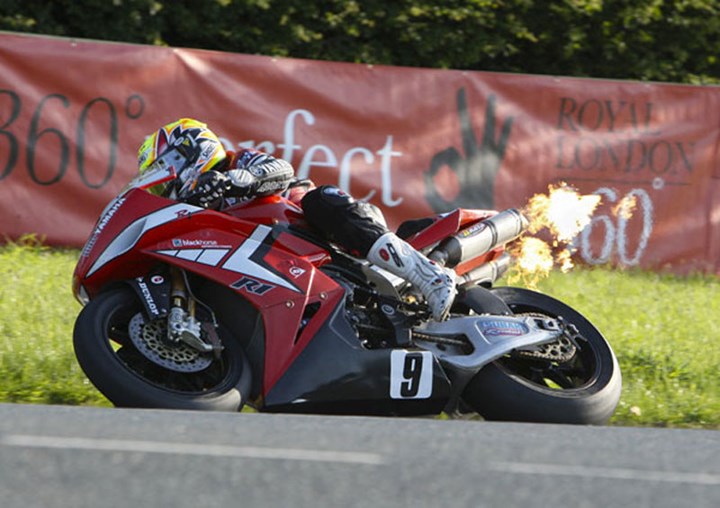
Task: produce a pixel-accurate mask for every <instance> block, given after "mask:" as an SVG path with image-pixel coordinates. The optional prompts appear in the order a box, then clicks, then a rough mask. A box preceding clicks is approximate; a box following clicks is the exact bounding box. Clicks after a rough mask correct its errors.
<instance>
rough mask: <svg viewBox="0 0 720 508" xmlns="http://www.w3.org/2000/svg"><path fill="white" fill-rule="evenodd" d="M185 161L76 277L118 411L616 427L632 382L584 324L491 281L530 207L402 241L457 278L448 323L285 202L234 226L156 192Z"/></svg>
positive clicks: (238, 216) (434, 224)
mask: <svg viewBox="0 0 720 508" xmlns="http://www.w3.org/2000/svg"><path fill="white" fill-rule="evenodd" d="M174 177H175V173H174V170H173V167H172V164H158V165H156V167H154V168H152V169H151V170H150V171H147V172H145V173H144V174H142V175H139V176H138V177H136V178H135V179H134V180H133V181H132V182H131V183H130V184H129V185H128V186H127V187H126V188H125V189H124V190H123V191H122V192H121V193H120V194H119V195H118V196H117V197H116V198H115V199H114V200H113V201H112V202H111V203H110V204H109V205H108V206H107V207H106V208H105V210H104V211H103V213H102V214H101V215H100V218H99V219H98V221H97V223H96V225H95V227H94V230H93V231H92V233H91V235H90V237H89V239H88V240H87V243H86V245H85V247H84V248H83V250H82V252H81V255H80V258H79V261H78V263H77V266H76V268H75V272H74V275H73V293H74V295H75V296H76V298H77V299H78V300H79V301H80V302H81V303H82V304H83V309H82V310H81V312H80V314H79V316H78V318H77V321H76V323H75V328H74V333H73V344H74V349H75V353H76V357H77V360H78V363H79V364H80V366H81V368H82V370H83V371H84V373H85V374H86V376H87V377H88V378H89V379H90V381H91V382H92V383H93V384H94V386H95V387H96V388H97V389H98V390H99V391H100V392H101V393H102V394H104V396H105V397H107V398H108V399H109V400H110V401H111V402H112V403H113V404H114V405H116V406H119V407H143V408H169V409H173V408H174V409H191V410H221V411H239V410H241V409H242V408H243V407H244V406H245V405H246V404H247V405H248V406H249V407H252V408H254V409H256V410H257V411H263V412H277V413H315V414H353V415H377V416H379V415H384V416H419V415H438V414H442V413H446V414H448V415H451V416H454V415H468V414H471V415H475V414H478V415H480V416H481V417H482V418H483V419H486V420H511V421H530V422H559V423H575V424H596V425H601V424H604V423H606V422H607V421H608V419H609V418H610V417H611V416H612V414H613V412H614V410H615V407H616V405H617V403H618V400H619V397H620V391H621V374H620V370H619V367H618V363H617V360H616V357H615V354H614V353H613V351H612V349H611V347H610V345H609V344H608V342H607V341H606V340H605V338H604V337H603V335H602V334H601V333H600V332H599V331H598V330H597V329H596V328H595V327H594V326H593V325H592V324H591V323H590V322H589V321H588V320H587V319H586V318H585V317H583V316H582V315H581V314H580V313H579V312H577V311H575V310H573V309H572V308H570V307H569V306H567V305H566V304H564V303H562V302H560V301H558V300H556V299H554V298H552V297H550V296H547V295H545V294H542V293H539V292H536V291H532V290H529V289H525V288H519V287H496V286H494V285H493V284H494V283H495V282H496V281H497V280H498V279H499V278H500V277H502V275H503V274H504V273H505V272H506V271H507V269H508V267H509V266H510V263H511V260H512V258H511V256H510V255H509V253H508V252H507V249H506V245H507V244H508V243H509V242H512V241H513V240H515V239H516V238H518V237H519V236H520V235H521V234H523V232H524V231H525V229H526V228H527V226H528V223H527V220H526V218H525V217H524V216H523V214H522V213H521V212H519V211H518V210H516V209H508V210H504V211H501V212H496V211H485V210H462V209H457V210H454V211H452V212H450V213H447V214H443V215H439V216H436V217H430V218H426V219H422V220H416V221H408V222H406V223H404V224H403V225H401V227H400V228H399V229H398V234H399V235H400V236H403V237H404V238H405V240H406V241H408V242H409V243H411V244H412V245H413V246H414V247H415V248H417V249H418V250H420V251H422V252H423V253H425V254H426V255H427V256H428V257H430V258H431V259H433V260H434V261H436V262H437V263H441V264H444V265H445V266H448V267H452V268H454V269H455V271H456V273H457V274H458V279H457V284H458V296H457V298H456V300H455V303H454V304H453V307H452V309H451V313H450V316H449V318H448V319H447V320H445V321H442V322H436V321H433V320H432V319H431V316H430V312H429V310H428V308H427V306H426V304H425V302H424V300H423V297H422V295H421V294H420V293H419V292H417V291H416V289H415V288H413V287H412V286H411V285H409V284H408V283H407V282H406V281H404V280H402V279H400V278H398V277H395V276H393V275H392V274H390V273H388V272H386V271H384V270H382V269H380V268H378V267H375V266H373V265H371V264H370V263H369V262H367V261H366V260H361V259H357V258H355V257H353V256H351V255H349V254H347V253H346V252H343V251H342V250H341V249H339V248H337V247H336V246H334V245H333V244H331V243H329V242H328V241H327V240H326V239H324V238H323V237H322V236H321V235H318V234H317V233H315V232H313V230H312V229H311V228H309V227H308V226H307V224H306V223H305V221H304V218H303V213H302V209H301V208H300V207H299V206H297V205H296V204H295V203H294V202H293V201H292V200H289V199H286V198H284V197H281V196H277V195H276V196H270V197H264V198H256V199H254V200H252V201H248V202H244V203H240V204H237V205H235V206H233V207H230V208H228V209H225V210H223V211H222V212H219V211H214V210H208V209H205V208H201V207H197V206H193V205H191V204H187V203H181V202H177V201H174V200H170V199H166V198H164V197H160V196H158V195H155V194H153V193H151V192H149V191H148V190H149V189H151V188H153V187H155V186H157V185H162V184H163V183H165V182H167V181H169V180H171V179H173V178H174Z"/></svg>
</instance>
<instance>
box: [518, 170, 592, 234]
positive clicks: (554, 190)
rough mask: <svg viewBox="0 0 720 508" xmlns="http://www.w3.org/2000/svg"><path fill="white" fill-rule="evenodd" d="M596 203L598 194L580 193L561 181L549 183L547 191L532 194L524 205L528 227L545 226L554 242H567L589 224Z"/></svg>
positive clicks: (530, 229) (532, 230)
mask: <svg viewBox="0 0 720 508" xmlns="http://www.w3.org/2000/svg"><path fill="white" fill-rule="evenodd" d="M599 204H600V196H597V195H585V196H583V195H581V194H579V193H578V192H577V191H576V190H575V189H573V188H572V187H570V186H569V185H567V184H566V183H564V182H561V183H560V184H559V185H551V186H550V187H549V192H548V194H547V195H545V194H536V195H534V196H533V197H532V198H530V201H529V202H528V204H527V206H526V207H525V210H524V212H525V216H526V217H527V218H528V220H529V221H530V227H529V229H528V231H529V232H530V233H537V232H538V231H540V230H541V229H543V228H547V229H548V230H549V231H550V233H551V234H552V236H553V238H554V239H556V240H557V241H558V242H564V243H567V242H570V241H572V239H573V238H574V237H575V236H576V235H577V234H578V233H580V231H582V230H583V228H584V227H585V226H587V225H588V224H590V218H591V216H592V213H593V212H594V211H595V208H597V206H598V205H599Z"/></svg>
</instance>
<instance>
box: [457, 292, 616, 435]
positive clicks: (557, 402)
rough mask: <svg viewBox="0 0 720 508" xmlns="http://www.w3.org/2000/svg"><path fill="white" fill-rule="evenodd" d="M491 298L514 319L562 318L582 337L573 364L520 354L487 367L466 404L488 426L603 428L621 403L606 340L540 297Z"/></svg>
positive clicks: (552, 301)
mask: <svg viewBox="0 0 720 508" xmlns="http://www.w3.org/2000/svg"><path fill="white" fill-rule="evenodd" d="M492 292H493V293H494V294H495V295H497V296H499V297H500V298H501V299H502V300H503V301H505V303H506V304H507V305H508V306H509V307H510V309H511V310H512V312H513V313H514V314H525V313H531V314H543V315H545V316H549V317H553V318H558V317H562V318H563V319H564V320H565V321H566V322H567V323H569V324H572V325H574V326H575V327H576V328H577V330H578V332H579V335H578V337H577V339H576V341H575V342H576V343H577V349H576V351H575V353H574V354H573V356H572V358H570V359H563V361H560V362H558V361H552V360H548V359H539V360H536V359H529V358H527V357H519V356H518V355H516V354H511V355H506V356H505V357H503V358H500V359H498V360H496V361H495V362H493V363H491V364H489V365H487V366H485V367H483V368H482V370H480V372H479V373H478V374H477V375H475V377H473V379H472V380H471V381H470V382H469V383H468V385H467V386H466V388H465V391H464V393H463V399H464V400H465V401H466V402H467V403H468V404H469V405H470V406H471V407H473V409H475V410H476V411H477V412H478V413H479V414H480V415H481V416H482V417H483V418H485V419H487V420H506V421H526V422H541V423H571V424H589V425H603V424H605V423H607V421H608V420H609V419H610V417H611V416H612V415H613V413H614V412H615V407H616V406H617V404H618V401H619V400H620V393H621V389H622V379H621V374H620V368H619V366H618V362H617V359H616V357H615V354H614V353H613V351H612V349H611V347H610V345H609V344H608V343H607V341H606V340H605V338H604V337H603V336H602V334H601V333H600V332H599V331H598V330H597V329H596V328H595V327H594V326H593V325H592V324H591V323H590V322H589V321H588V320H587V319H586V318H585V317H583V316H582V315H581V314H580V313H579V312H577V311H575V310H573V309H572V308H570V307H569V306H567V305H565V304H564V303H562V302H560V301H558V300H555V299H553V298H551V297H549V296H547V295H544V294H542V293H537V292H535V291H531V290H528V289H522V288H513V287H502V288H494V289H493V290H492Z"/></svg>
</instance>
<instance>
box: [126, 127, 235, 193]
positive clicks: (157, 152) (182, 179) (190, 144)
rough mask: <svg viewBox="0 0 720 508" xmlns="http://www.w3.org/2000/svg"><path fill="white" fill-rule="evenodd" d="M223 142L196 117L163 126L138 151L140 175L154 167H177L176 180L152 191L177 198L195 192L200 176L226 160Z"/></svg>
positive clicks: (157, 186) (158, 186) (151, 190)
mask: <svg viewBox="0 0 720 508" xmlns="http://www.w3.org/2000/svg"><path fill="white" fill-rule="evenodd" d="M226 158H227V154H226V152H225V149H224V148H223V145H222V143H221V142H220V139H219V138H218V137H217V136H216V135H215V133H214V132H212V131H211V130H210V129H208V126H207V125H206V124H204V123H202V122H200V121H198V120H194V119H192V118H181V119H180V120H177V121H175V122H172V123H169V124H167V125H165V126H163V127H160V129H158V130H157V131H156V132H154V133H153V134H151V135H150V136H148V137H147V138H146V139H145V141H144V142H143V144H142V145H141V146H140V149H139V150H138V169H139V171H140V174H143V173H144V172H146V171H148V170H149V169H150V168H152V167H154V165H157V164H161V165H164V166H173V169H174V170H175V175H176V178H175V180H173V181H171V182H169V183H167V184H162V185H156V186H155V187H153V188H151V189H149V190H150V192H152V193H154V194H158V195H164V196H170V197H176V196H177V195H183V194H184V193H186V192H188V191H190V190H192V189H193V188H194V187H195V185H196V184H197V179H198V177H199V176H200V175H201V174H202V173H204V172H206V171H209V170H211V169H213V168H215V167H216V166H217V165H218V164H220V163H222V162H223V161H225V159H226Z"/></svg>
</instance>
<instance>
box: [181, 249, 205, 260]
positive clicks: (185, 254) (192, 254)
mask: <svg viewBox="0 0 720 508" xmlns="http://www.w3.org/2000/svg"><path fill="white" fill-rule="evenodd" d="M200 254H202V249H183V250H181V251H178V254H177V257H179V258H180V259H187V260H188V261H197V258H199V257H200Z"/></svg>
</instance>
